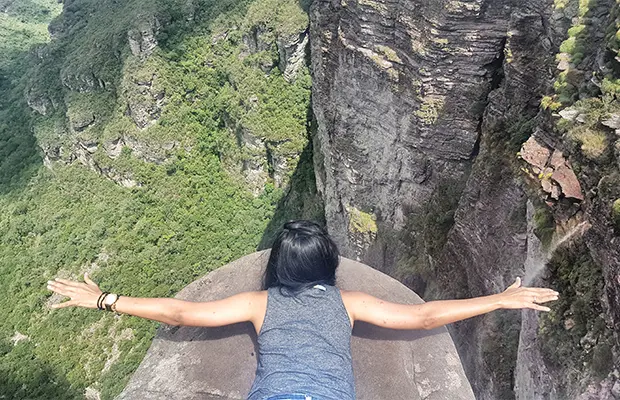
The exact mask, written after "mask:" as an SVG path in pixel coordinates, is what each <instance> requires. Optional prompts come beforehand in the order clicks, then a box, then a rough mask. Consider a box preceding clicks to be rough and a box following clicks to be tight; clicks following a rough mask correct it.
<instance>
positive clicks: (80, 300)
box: [47, 272, 102, 308]
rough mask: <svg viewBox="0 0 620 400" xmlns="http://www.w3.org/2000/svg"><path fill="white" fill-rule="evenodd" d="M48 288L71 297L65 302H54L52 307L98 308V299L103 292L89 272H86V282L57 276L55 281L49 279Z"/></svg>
mask: <svg viewBox="0 0 620 400" xmlns="http://www.w3.org/2000/svg"><path fill="white" fill-rule="evenodd" d="M47 288H48V289H49V290H52V291H54V292H56V293H58V294H61V295H63V296H67V297H70V298H71V300H69V301H65V302H64V303H59V304H53V305H52V308H64V307H84V308H97V300H98V299H99V296H100V295H101V293H102V291H101V289H99V286H98V285H97V284H96V283H95V282H93V281H92V280H91V279H90V278H89V277H88V272H86V273H85V274H84V283H82V282H75V281H70V280H67V279H61V278H56V279H55V280H53V281H47Z"/></svg>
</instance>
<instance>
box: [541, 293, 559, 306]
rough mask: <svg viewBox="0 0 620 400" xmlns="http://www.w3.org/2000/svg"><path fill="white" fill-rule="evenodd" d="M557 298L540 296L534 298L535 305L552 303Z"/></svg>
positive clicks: (555, 296)
mask: <svg viewBox="0 0 620 400" xmlns="http://www.w3.org/2000/svg"><path fill="white" fill-rule="evenodd" d="M557 299H558V296H557V295H555V294H552V295H545V296H541V297H537V298H536V303H538V304H540V303H546V302H549V301H554V300H557Z"/></svg>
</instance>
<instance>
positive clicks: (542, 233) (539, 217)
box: [534, 204, 555, 247]
mask: <svg viewBox="0 0 620 400" xmlns="http://www.w3.org/2000/svg"><path fill="white" fill-rule="evenodd" d="M554 233H555V219H554V218H553V213H552V212H551V209H550V208H549V207H547V206H546V205H544V204H543V205H540V206H538V207H537V208H536V211H535V212H534V234H535V235H536V237H538V239H540V242H541V243H542V245H543V246H544V247H549V244H551V239H552V238H553V234H554Z"/></svg>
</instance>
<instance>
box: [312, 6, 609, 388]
mask: <svg viewBox="0 0 620 400" xmlns="http://www.w3.org/2000/svg"><path fill="white" fill-rule="evenodd" d="M555 3H556V4H554V2H553V1H545V2H540V1H531V0H524V1H519V2H516V1H501V0H496V1H490V0H486V1H485V0H472V1H423V0H405V1H401V2H396V3H394V2H389V1H382V0H353V1H330V0H323V1H315V2H314V3H313V7H312V8H311V31H310V34H311V39H312V40H311V46H312V66H313V80H314V86H313V107H314V112H315V114H316V117H317V120H318V133H317V135H316V138H315V149H317V154H315V164H316V168H315V170H316V172H317V183H318V187H319V190H320V191H321V192H322V195H323V198H324V200H325V207H326V210H325V211H326V219H327V225H328V227H329V230H330V233H331V234H332V235H333V236H334V237H335V238H336V239H337V241H338V243H339V244H340V245H341V248H342V250H343V252H344V254H345V255H346V256H348V257H357V258H358V259H359V260H362V261H364V262H366V263H368V264H369V265H372V266H374V267H377V268H379V269H381V270H383V271H385V272H388V273H389V274H391V275H394V276H397V277H398V278H399V279H401V280H402V281H403V282H405V283H406V284H407V285H409V286H410V287H413V288H415V289H416V290H417V291H418V292H420V293H423V294H424V295H425V297H426V298H433V297H444V298H448V297H470V296H479V295H485V294H490V293H497V292H499V291H501V290H503V289H504V288H505V287H506V286H508V285H509V284H510V283H512V282H513V281H514V279H515V277H516V276H522V275H523V273H524V268H525V267H524V265H525V261H526V258H527V251H528V246H529V243H528V236H527V223H526V221H527V217H526V201H527V199H528V198H531V199H533V200H534V201H536V204H537V207H539V208H540V209H541V210H542V209H543V207H547V206H549V207H551V208H549V210H548V211H549V213H551V216H550V217H549V220H550V221H551V222H553V221H554V220H555V221H556V222H557V226H555V227H554V226H551V227H544V226H542V227H540V228H541V230H542V231H544V230H545V229H550V230H551V231H553V230H554V229H556V230H558V229H560V228H559V227H561V226H573V225H575V224H576V222H575V221H577V220H580V221H581V220H590V223H591V225H592V229H590V230H589V231H588V233H587V234H585V236H584V237H583V239H582V236H583V232H584V231H582V230H579V233H578V234H577V235H576V236H573V235H571V236H570V240H569V242H573V241H575V242H576V243H577V244H575V247H578V248H583V247H582V246H581V245H580V244H579V243H582V241H585V243H586V245H587V249H588V250H587V251H589V252H590V253H591V254H590V256H591V257H592V258H593V260H594V261H593V264H598V265H600V266H601V267H602V271H603V272H602V276H599V278H597V279H600V280H599V281H598V283H597V285H598V284H601V285H603V281H602V280H603V279H604V287H605V297H604V298H602V299H601V300H600V305H597V304H598V303H597V304H595V303H596V302H595V303H592V304H593V305H592V308H591V310H603V311H604V312H603V311H601V312H602V313H603V314H604V315H606V317H605V318H606V321H607V324H608V328H606V329H607V330H605V329H602V330H601V332H603V331H604V332H609V330H610V328H611V327H614V326H615V327H616V329H617V327H618V312H617V311H614V310H618V309H620V307H618V299H619V298H620V297H619V296H618V293H620V289H619V288H620V284H619V282H620V281H618V278H617V277H618V271H620V268H619V267H618V265H619V263H620V258H619V257H618V250H617V247H618V246H617V236H614V235H617V232H618V229H617V228H616V230H615V231H614V228H613V227H612V222H611V220H610V205H611V202H613V199H614V198H617V197H618V196H619V195H618V193H617V192H618V191H617V189H611V187H613V186H614V184H615V183H616V182H617V179H616V178H613V177H614V176H617V173H618V169H619V168H618V165H619V164H618V163H617V162H613V161H612V162H611V163H609V162H608V163H607V164H603V163H601V162H599V163H598V164H595V163H594V164H593V163H592V162H589V163H585V162H582V163H580V165H581V168H582V169H581V170H579V171H576V170H575V169H574V168H573V162H574V161H575V160H574V159H575V154H574V146H573V145H571V142H570V140H569V138H567V137H566V136H562V135H561V134H560V133H558V132H557V130H556V128H555V122H554V120H553V118H556V119H557V117H553V118H551V113H550V112H549V111H544V110H541V109H540V104H541V98H542V97H543V95H546V94H548V93H549V91H553V89H551V84H552V83H553V80H554V78H555V75H556V74H555V71H556V67H558V60H556V57H555V54H556V53H558V49H559V47H560V44H561V43H562V41H563V40H564V39H566V32H567V29H568V28H570V27H571V24H574V23H576V22H575V21H576V19H575V18H574V16H575V14H576V13H577V8H578V7H579V4H581V3H579V2H577V1H568V2H566V4H567V5H566V6H565V7H564V8H562V7H561V6H558V4H557V3H561V2H555ZM592 7H593V9H592V10H591V11H589V12H588V13H586V14H584V15H587V17H584V18H589V19H588V20H587V21H586V22H585V23H586V24H590V23H591V24H592V26H593V27H592V28H590V27H588V28H587V29H591V32H593V33H592V34H590V36H588V38H586V39H584V40H589V42H587V46H588V50H586V56H585V58H584V61H583V62H582V67H581V68H582V69H584V70H581V71H575V68H574V66H573V65H572V64H571V63H570V62H568V61H567V62H564V63H562V62H560V64H562V65H560V67H561V68H560V70H562V69H565V70H566V69H567V68H568V69H571V68H572V70H571V71H570V74H569V75H568V76H569V77H568V78H567V79H570V80H571V82H572V84H574V85H575V86H580V85H581V86H583V87H585V88H587V90H590V93H591V94H590V95H595V96H596V93H597V90H598V89H596V88H593V86H595V85H594V84H593V83H592V82H594V83H596V79H593V78H591V76H592V73H591V72H589V71H596V73H597V74H598V75H605V74H607V73H609V67H608V66H603V64H605V63H606V60H609V59H613V54H612V55H609V54H607V53H608V50H605V49H604V46H603V45H602V41H603V36H604V35H602V34H601V32H602V31H604V29H603V28H600V26H608V25H610V24H611V25H613V19H614V18H616V15H617V6H614V3H613V2H611V1H602V2H597V3H596V6H594V3H592ZM614 7H616V8H614ZM610 10H612V12H611V13H610ZM613 10H616V11H613ZM580 12H581V11H580ZM614 13H615V14H614ZM589 32H590V31H589ZM606 52H607V53H606ZM565 58H566V57H565ZM558 59H562V57H559V58H558ZM610 62H612V61H610ZM564 64H566V65H564ZM614 65H616V66H617V62H616V64H614ZM588 68H589V70H588ZM595 75H596V74H595ZM597 84H599V83H597ZM599 93H600V92H599ZM581 96H583V97H587V96H588V93H586V92H584V93H583V94H581ZM603 120H604V121H611V122H609V123H607V122H601V124H603V125H605V124H606V123H607V125H605V126H607V127H609V128H610V129H614V128H613V121H612V117H611V116H605V118H604V119H603ZM610 124H611V125H612V126H611V127H610V126H609V125H610ZM611 133H612V132H610V135H608V136H607V138H608V139H607V140H609V142H610V143H611V142H613V141H615V140H617V136H612V135H611ZM529 136H533V138H532V139H531V140H532V142H530V144H532V143H537V144H538V145H539V146H540V148H541V149H546V150H545V151H546V152H548V154H546V153H545V155H543V156H544V157H543V158H544V160H543V161H541V160H538V159H537V158H536V157H534V158H533V159H532V160H533V161H534V162H540V163H541V165H540V166H539V167H537V168H539V169H540V175H541V176H540V177H539V176H538V175H539V173H535V174H532V173H531V167H532V165H533V164H531V163H530V164H527V163H523V164H521V161H519V160H518V159H517V153H518V152H519V150H520V147H521V144H522V143H523V142H524V141H525V140H526V139H527V138H528V137H529ZM584 146H585V145H584ZM610 147H611V145H610ZM616 147H617V146H616ZM526 153H527V152H526ZM615 154H618V151H617V150H616V153H615ZM528 156H533V154H531V153H530V154H526V155H525V157H524V158H527V157H528ZM610 157H611V156H610ZM615 157H616V159H618V157H617V155H616V156H615ZM539 158H540V157H539ZM521 168H524V169H525V168H530V171H529V173H530V177H532V178H534V179H528V178H526V177H527V174H525V173H523V172H522V171H520V169H521ZM545 173H547V175H548V176H547V175H545ZM614 174H616V175H614ZM605 176H606V177H605ZM524 178H525V179H524ZM543 178H544V179H543ZM612 182H614V183H612ZM599 188H604V189H605V190H603V191H600V190H599ZM541 189H542V190H541ZM596 193H598V197H597V195H596ZM602 193H604V195H602ZM544 201H547V206H546V205H545V203H544ZM538 205H540V206H538ZM360 212H361V213H362V214H363V215H364V216H365V218H366V220H372V221H373V223H374V227H375V229H374V231H373V230H372V229H368V231H367V232H361V233H360V231H359V229H352V228H353V227H356V226H359V224H355V223H354V220H355V219H356V218H357V215H358V214H359V213H360ZM584 212H585V217H584V215H583V213H584ZM541 215H543V214H541ZM532 218H534V217H532ZM532 218H530V220H531V219H532ZM541 221H544V218H543V217H541V216H539V218H537V221H536V223H538V224H542V222H541ZM543 225H544V224H543ZM552 225H553V224H552ZM366 226H373V224H367V225H366ZM543 228H544V229H543ZM614 232H615V233H614ZM567 240H568V239H567ZM614 243H616V244H615V245H614ZM580 246H581V247H580ZM575 257H577V256H575ZM551 258H552V257H551V255H550V256H549V259H551ZM556 258H557V256H556ZM577 258H579V257H577ZM557 262H558V263H559V264H561V262H560V261H557ZM586 264H587V263H586ZM587 265H590V264H587ZM543 266H544V265H543ZM594 275H595V274H593V275H592V276H594ZM597 276H598V275H597ZM603 277H604V278H603ZM593 279H594V278H593ZM537 282H539V283H540V284H545V285H551V286H554V287H556V288H559V289H561V290H566V293H567V296H568V293H569V292H571V293H579V290H577V291H576V292H573V289H574V288H573V287H572V286H571V285H570V284H568V286H566V287H560V286H558V285H560V282H564V281H562V279H560V278H559V277H557V276H550V277H549V279H548V280H546V281H537ZM580 284H583V283H580ZM572 285H575V282H573V283H572ZM588 290H589V289H588ZM592 290H594V289H592ZM571 298H572V300H571V301H573V302H575V301H576V302H578V301H579V300H578V298H577V297H574V298H573V297H571ZM597 302H598V300H597ZM614 306H615V308H614ZM562 307H564V306H562ZM575 307H577V308H578V306H575V305H574V304H573V305H571V306H569V308H570V309H574V308H575ZM570 309H569V310H568V311H567V313H569V312H571V310H570ZM597 312H598V311H597ZM536 318H537V316H536V315H534V316H533V315H532V314H531V313H528V314H526V319H527V320H526V321H524V324H525V325H524V326H523V329H524V332H530V333H531V332H534V334H533V336H534V337H535V339H532V340H533V341H529V342H528V343H535V345H536V346H540V347H545V346H547V347H549V346H552V345H551V343H552V340H555V338H556V337H555V336H553V335H552V334H549V333H548V332H547V334H545V335H546V336H545V335H542V333H541V332H542V331H541V330H539V329H538V326H537V325H536V326H532V325H531V324H530V323H529V322H528V321H530V322H531V321H532V319H536ZM566 318H568V314H566V315H564V316H557V319H558V321H564V320H565V319H566ZM555 324H556V325H554V323H551V324H550V325H551V326H553V327H552V328H549V329H551V330H555V329H557V323H555ZM521 326H522V325H521V313H519V312H502V313H494V314H491V315H487V316H484V317H480V318H475V319H472V320H468V321H464V322H462V323H459V324H455V325H454V326H453V327H452V328H451V329H452V331H451V332H452V333H453V337H454V340H455V344H456V346H457V348H458V349H459V353H460V355H461V358H462V360H463V364H464V367H465V370H466V372H467V374H468V377H469V379H470V382H471V384H472V387H473V389H474V392H475V393H476V396H477V397H478V398H479V399H510V398H515V396H518V397H519V398H541V399H542V398H554V397H548V396H550V393H559V395H558V396H569V397H570V396H575V397H577V396H580V395H583V396H586V397H584V398H591V397H587V396H591V393H594V394H593V395H592V396H596V395H601V396H602V394H601V393H603V392H605V390H607V389H605V388H608V387H612V386H613V382H616V379H617V370H616V372H614V367H613V366H610V365H609V364H608V363H607V361H605V360H603V361H605V362H602V364H600V365H602V367H600V368H599V369H600V371H599V372H600V373H599V377H598V378H597V377H595V376H594V375H596V374H591V373H590V372H588V369H589V368H594V367H592V365H593V364H592V363H593V361H592V360H593V359H594V358H595V357H594V358H593V356H592V354H590V355H587V354H589V352H590V353H591V351H590V350H589V348H586V347H583V346H581V345H577V350H576V353H579V355H578V356H577V357H578V358H579V357H581V358H579V359H580V360H581V361H582V364H583V365H585V367H583V365H582V366H581V367H579V368H578V372H576V373H575V374H576V375H575V374H574V375H570V374H569V372H570V368H571V367H570V366H569V365H568V364H562V365H558V364H557V363H554V361H552V360H551V359H550V358H549V354H548V353H546V354H545V355H544V357H543V356H541V357H543V361H544V363H543V365H542V366H541V367H540V369H538V367H537V366H536V365H535V363H536V360H537V359H536V358H535V357H533V358H529V359H528V361H527V362H526V364H524V365H520V367H519V368H523V369H527V368H530V369H531V370H532V374H533V376H544V374H545V373H546V372H545V371H547V369H548V370H550V371H551V373H552V375H551V376H553V377H554V380H552V381H551V382H550V383H549V382H547V383H549V385H550V386H549V385H548V386H544V385H543V384H546V383H544V382H542V381H536V380H534V382H536V384H538V383H540V384H541V385H542V386H544V387H545V388H546V389H541V391H540V392H537V393H534V394H532V393H533V392H531V391H530V392H527V391H525V392H519V393H515V391H514V388H513V381H514V374H515V371H514V370H515V368H516V365H517V352H518V350H517V349H518V341H519V331H520V330H521V329H522V328H521ZM547 326H549V325H547ZM541 329H542V328H541ZM562 329H563V328H562ZM580 329H581V328H580ZM584 329H586V331H587V332H589V334H590V335H592V329H594V328H593V327H592V326H591V324H590V325H588V327H587V328H584ZM597 329H598V328H597ZM574 332H575V331H572V333H571V334H574V335H576V333H574ZM541 335H542V336H541ZM584 335H586V334H585V333H584ZM597 335H599V334H598V333H597ZM606 335H607V333H600V338H601V339H600V342H603V339H602V338H603V337H607V336H606ZM539 336H540V337H539ZM595 336H596V335H595ZM596 337H597V338H598V337H599V336H596ZM531 338H532V336H530V337H529V339H531ZM529 339H528V340H529ZM561 340H564V339H561ZM588 340H589V339H588ZM588 340H586V341H585V342H588ZM598 340H599V339H593V342H596V343H598V342H597V341H598ZM615 340H616V343H617V338H616V339H615ZM576 341H577V342H579V339H576ZM585 342H584V343H585ZM562 345H566V346H568V347H570V346H571V345H570V344H568V341H567V342H562ZM606 345H607V344H606ZM615 346H616V347H614V351H613V357H612V358H613V363H612V364H615V368H617V367H618V364H620V362H619V358H618V356H617V348H618V347H617V344H616V345H615ZM522 351H525V350H523V349H522ZM541 354H543V353H541ZM610 354H611V353H610ZM521 355H523V354H521ZM526 358H527V357H525V358H520V359H521V360H522V359H526ZM539 361H540V360H539ZM591 362H592V363H591ZM575 365H577V364H575ZM597 368H598V367H597ZM570 373H573V372H570ZM607 374H609V375H608V376H607ZM614 374H615V375H614ZM567 376H572V377H573V378H575V379H576V380H577V381H580V382H579V383H578V384H576V385H573V386H571V387H570V390H569V391H568V392H566V391H564V392H562V390H563V389H562V387H563V386H565V384H567V383H568V381H569V379H570V378H566V377H567ZM600 378H605V380H604V381H603V383H601V384H600V385H599V386H600V387H599V386H597V388H598V389H597V388H594V389H592V388H593V387H594V386H592V385H598V383H596V382H598V380H600ZM597 379H598V380H597ZM524 385H525V384H524ZM524 385H522V387H525V386H524ZM601 388H602V389H601ZM599 389H600V390H599ZM608 392H609V391H608V390H607V392H605V393H608ZM530 394H532V395H533V396H534V397H528V396H529V395H530Z"/></svg>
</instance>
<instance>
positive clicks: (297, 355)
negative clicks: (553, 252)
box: [47, 221, 558, 400]
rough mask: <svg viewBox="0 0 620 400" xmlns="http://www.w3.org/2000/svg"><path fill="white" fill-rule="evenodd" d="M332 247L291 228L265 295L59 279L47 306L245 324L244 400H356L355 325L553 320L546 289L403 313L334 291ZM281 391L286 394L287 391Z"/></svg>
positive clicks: (404, 308) (308, 231)
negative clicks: (160, 294)
mask: <svg viewBox="0 0 620 400" xmlns="http://www.w3.org/2000/svg"><path fill="white" fill-rule="evenodd" d="M338 261H339V256H338V248H337V247H336V244H335V243H334V241H333V240H332V239H331V238H330V237H329V235H328V234H327V233H326V232H325V230H323V229H322V228H321V227H320V226H319V225H317V224H315V223H313V222H310V221H294V222H289V223H287V224H285V225H284V229H283V230H282V232H280V233H279V235H278V236H277V238H276V240H275V242H274V244H273V247H272V250H271V254H270V256H269V261H268V263H267V269H266V271H265V276H264V288H265V290H262V291H258V292H245V293H240V294H237V295H234V296H231V297H228V298H225V299H223V300H217V301H210V302H203V303H199V302H189V301H183V300H177V299H170V298H134V297H126V296H122V297H121V296H119V295H117V294H111V293H105V292H103V293H102V291H101V290H100V289H99V287H98V286H97V284H96V283H95V282H93V281H92V280H91V279H90V278H89V277H88V275H87V274H84V281H85V282H84V283H81V282H74V281H70V280H65V279H59V278H57V279H56V280H55V281H49V282H48V286H47V287H48V289H50V290H53V291H54V292H56V293H59V294H61V295H63V296H67V297H70V298H71V300H69V301H66V302H64V303H61V304H56V305H53V306H52V307H54V308H64V307H71V306H78V307H85V308H99V309H107V310H111V311H115V312H119V313H124V314H130V315H135V316H138V317H142V318H147V319H151V320H155V321H160V322H163V323H166V324H170V325H186V326H204V327H217V326H222V325H228V324H234V323H238V322H244V321H250V322H252V324H254V328H255V329H256V332H257V333H258V346H259V351H258V354H259V360H258V368H257V370H256V378H255V380H254V384H253V385H252V388H251V390H250V394H249V395H248V399H249V400H265V399H269V400H275V399H279V400H284V399H287V400H288V399H301V400H308V399H312V400H316V399H321V400H344V399H355V390H354V382H353V367H352V361H351V347H350V341H351V330H352V327H353V324H354V323H355V322H356V321H364V322H367V323H370V324H373V325H378V326H380V327H384V328H391V329H433V328H436V327H439V326H442V325H445V324H449V323H451V322H455V321H460V320H463V319H466V318H470V317H473V316H476V315H481V314H485V313H488V312H490V311H494V310H497V309H500V308H510V309H518V308H531V309H534V310H539V311H549V308H547V307H544V306H541V305H540V303H546V302H548V301H552V300H556V299H557V298H558V293H557V292H555V291H553V290H551V289H542V288H528V287H522V286H521V281H520V279H519V278H517V279H516V281H515V283H514V284H512V285H511V286H510V287H509V288H508V289H506V290H505V291H504V292H502V293H499V294H494V295H490V296H484V297H476V298H472V299H466V300H441V301H430V302H428V303H424V304H416V305H404V304H396V303H390V302H387V301H383V300H381V299H378V298H376V297H373V296H371V295H369V294H367V293H362V292H352V291H341V290H339V289H337V288H336V287H335V273H336V268H337V267H338ZM283 388H285V389H283Z"/></svg>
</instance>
